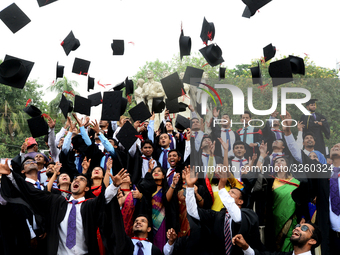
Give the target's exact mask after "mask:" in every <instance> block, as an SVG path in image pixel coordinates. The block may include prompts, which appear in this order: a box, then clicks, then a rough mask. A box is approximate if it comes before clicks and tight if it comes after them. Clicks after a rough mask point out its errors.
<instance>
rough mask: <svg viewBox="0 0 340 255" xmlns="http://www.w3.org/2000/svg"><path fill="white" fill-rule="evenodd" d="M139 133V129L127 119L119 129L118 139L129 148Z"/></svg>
mask: <svg viewBox="0 0 340 255" xmlns="http://www.w3.org/2000/svg"><path fill="white" fill-rule="evenodd" d="M137 135H139V133H138V132H137V130H136V129H135V128H134V127H133V126H132V125H131V123H130V122H128V121H127V122H125V124H124V125H123V126H122V128H121V129H120V130H119V132H118V134H117V136H116V137H117V139H118V141H119V142H120V143H121V144H122V145H123V146H124V148H125V149H127V150H129V149H130V148H131V146H132V145H133V144H134V143H135V142H136V140H137Z"/></svg>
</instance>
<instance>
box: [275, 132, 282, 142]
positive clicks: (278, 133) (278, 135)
mask: <svg viewBox="0 0 340 255" xmlns="http://www.w3.org/2000/svg"><path fill="white" fill-rule="evenodd" d="M274 132H275V136H276V140H279V139H281V135H280V132H278V131H274Z"/></svg>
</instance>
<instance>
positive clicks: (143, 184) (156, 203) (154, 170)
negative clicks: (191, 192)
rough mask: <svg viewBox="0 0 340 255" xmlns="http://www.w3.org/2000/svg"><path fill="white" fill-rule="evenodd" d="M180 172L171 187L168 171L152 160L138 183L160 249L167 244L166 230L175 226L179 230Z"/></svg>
mask: <svg viewBox="0 0 340 255" xmlns="http://www.w3.org/2000/svg"><path fill="white" fill-rule="evenodd" d="M178 180H179V174H178V173H176V174H175V175H174V177H173V180H172V183H171V185H170V187H169V186H168V183H167V180H166V171H165V170H164V169H163V168H162V167H160V166H156V167H154V164H153V163H152V161H151V160H150V162H149V170H148V172H147V173H146V175H145V177H144V178H143V179H142V180H141V181H140V182H139V183H138V185H137V187H138V190H139V191H140V192H141V193H142V194H143V197H145V199H143V200H142V201H141V202H142V203H144V205H141V207H144V208H146V210H147V213H148V214H149V215H151V218H152V238H153V242H152V243H153V244H154V245H156V246H157V247H158V248H159V249H160V250H163V246H164V245H165V244H166V232H167V230H168V229H170V228H174V229H175V230H176V232H178V229H179V227H178V215H179V213H178V201H177V194H174V193H175V189H176V185H177V183H178ZM166 215H167V217H166Z"/></svg>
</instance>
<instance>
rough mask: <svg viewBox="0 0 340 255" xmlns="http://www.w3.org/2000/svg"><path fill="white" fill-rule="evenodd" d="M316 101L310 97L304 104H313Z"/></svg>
mask: <svg viewBox="0 0 340 255" xmlns="http://www.w3.org/2000/svg"><path fill="white" fill-rule="evenodd" d="M316 101H318V100H317V99H310V100H309V101H308V102H307V103H306V106H308V105H310V104H315V102H316Z"/></svg>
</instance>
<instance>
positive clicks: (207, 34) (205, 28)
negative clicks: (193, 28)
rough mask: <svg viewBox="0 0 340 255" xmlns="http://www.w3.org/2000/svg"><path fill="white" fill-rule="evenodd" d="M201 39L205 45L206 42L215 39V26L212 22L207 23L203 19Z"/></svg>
mask: <svg viewBox="0 0 340 255" xmlns="http://www.w3.org/2000/svg"><path fill="white" fill-rule="evenodd" d="M200 37H201V39H202V41H203V42H205V43H207V42H208V40H211V41H212V40H214V37H215V26H214V23H213V22H208V21H207V20H206V18H205V17H204V19H203V24H202V30H201V36H200Z"/></svg>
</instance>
